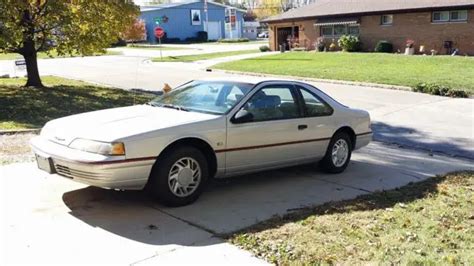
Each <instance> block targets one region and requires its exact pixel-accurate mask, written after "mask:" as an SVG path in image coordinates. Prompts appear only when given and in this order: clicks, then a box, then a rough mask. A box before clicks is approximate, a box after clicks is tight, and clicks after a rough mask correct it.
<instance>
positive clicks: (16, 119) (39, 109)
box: [0, 76, 152, 130]
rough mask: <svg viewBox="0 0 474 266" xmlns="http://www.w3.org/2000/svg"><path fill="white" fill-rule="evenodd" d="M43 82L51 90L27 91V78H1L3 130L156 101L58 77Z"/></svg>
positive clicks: (0, 114) (0, 109)
mask: <svg viewBox="0 0 474 266" xmlns="http://www.w3.org/2000/svg"><path fill="white" fill-rule="evenodd" d="M42 79H43V82H44V84H45V86H48V87H47V88H43V89H34V88H24V87H22V86H23V85H24V84H25V82H26V80H25V79H23V78H20V79H16V78H15V79H13V78H12V79H0V130H2V129H23V128H38V127H42V126H43V125H44V124H45V123H46V122H47V121H49V120H51V119H55V118H58V117H63V116H68V115H72V114H77V113H82V112H88V111H94V110H100V109H106V108H112V107H119V106H128V105H133V104H140V103H144V102H147V101H148V100H150V99H151V98H152V96H151V95H144V94H138V93H134V92H129V91H125V90H121V89H114V88H106V87H101V86H98V85H92V84H89V83H85V82H81V81H74V80H68V79H63V78H58V77H50V76H48V77H43V78H42Z"/></svg>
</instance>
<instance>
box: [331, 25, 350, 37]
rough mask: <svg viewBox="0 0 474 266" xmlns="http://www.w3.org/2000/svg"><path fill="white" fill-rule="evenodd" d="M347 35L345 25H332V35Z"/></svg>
mask: <svg viewBox="0 0 474 266" xmlns="http://www.w3.org/2000/svg"><path fill="white" fill-rule="evenodd" d="M346 33H347V26H346V25H334V35H336V36H339V35H344V34H346Z"/></svg>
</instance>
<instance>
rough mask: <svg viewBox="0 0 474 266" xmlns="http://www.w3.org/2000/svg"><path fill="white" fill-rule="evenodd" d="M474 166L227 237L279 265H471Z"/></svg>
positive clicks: (291, 215) (318, 208)
mask: <svg viewBox="0 0 474 266" xmlns="http://www.w3.org/2000/svg"><path fill="white" fill-rule="evenodd" d="M473 204H474V172H472V171H471V172H458V173H452V174H448V175H446V176H437V177H433V178H429V179H427V180H425V181H422V182H420V183H414V184H413V183H412V184H409V185H407V186H405V187H402V188H399V189H394V190H390V191H384V192H377V193H373V194H368V195H364V196H359V197H358V198H356V199H354V200H345V201H340V202H331V203H327V204H324V205H321V206H317V207H314V208H308V209H304V210H301V211H298V212H295V213H291V214H288V215H286V216H284V217H275V218H273V219H271V220H269V221H266V222H264V223H261V224H258V225H256V226H254V227H252V228H250V229H247V230H245V231H243V232H240V233H237V234H235V235H233V236H232V237H231V238H230V241H231V242H232V243H234V244H236V245H238V246H241V247H243V248H244V249H247V250H249V251H251V252H253V253H254V254H255V255H257V256H259V257H262V258H265V259H266V260H267V261H269V262H272V263H275V264H278V265H289V264H296V265H316V264H342V265H361V264H374V265H376V264H386V265H393V264H402V265H437V264H441V265H446V264H466V265H472V264H474V252H473V250H474V209H473V206H474V205H473Z"/></svg>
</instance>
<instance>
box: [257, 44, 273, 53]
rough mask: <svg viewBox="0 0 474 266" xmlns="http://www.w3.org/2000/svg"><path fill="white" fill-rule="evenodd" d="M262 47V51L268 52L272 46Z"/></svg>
mask: <svg viewBox="0 0 474 266" xmlns="http://www.w3.org/2000/svg"><path fill="white" fill-rule="evenodd" d="M259 49H260V52H268V51H270V47H268V45H262V46H260V47H259Z"/></svg>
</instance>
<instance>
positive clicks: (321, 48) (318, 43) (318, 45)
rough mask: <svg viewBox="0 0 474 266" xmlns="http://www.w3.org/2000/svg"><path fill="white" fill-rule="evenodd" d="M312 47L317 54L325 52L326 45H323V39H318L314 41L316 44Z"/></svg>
mask: <svg viewBox="0 0 474 266" xmlns="http://www.w3.org/2000/svg"><path fill="white" fill-rule="evenodd" d="M314 46H316V50H317V51H318V52H324V51H325V50H326V44H325V43H324V37H318V38H317V39H316V43H315V45H314Z"/></svg>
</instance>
